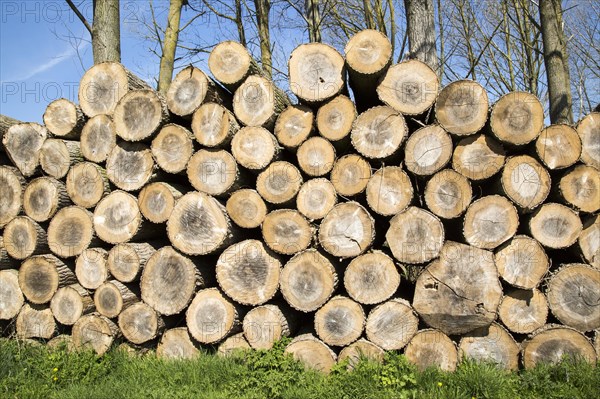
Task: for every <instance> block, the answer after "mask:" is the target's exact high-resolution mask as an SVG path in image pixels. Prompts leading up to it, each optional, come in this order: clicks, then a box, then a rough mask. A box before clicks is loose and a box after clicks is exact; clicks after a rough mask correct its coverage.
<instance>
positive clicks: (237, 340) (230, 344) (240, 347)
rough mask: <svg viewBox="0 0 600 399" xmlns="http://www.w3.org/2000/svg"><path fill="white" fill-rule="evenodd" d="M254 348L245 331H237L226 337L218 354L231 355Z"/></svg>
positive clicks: (220, 345)
mask: <svg viewBox="0 0 600 399" xmlns="http://www.w3.org/2000/svg"><path fill="white" fill-rule="evenodd" d="M250 349H252V347H251V346H250V344H249V343H248V340H246V338H245V337H244V333H243V332H241V333H237V334H233V335H230V336H229V337H227V338H225V339H224V340H223V341H222V342H221V343H220V344H219V349H218V351H217V355H218V356H222V357H229V356H234V355H238V354H243V353H244V352H245V351H249V350H250Z"/></svg>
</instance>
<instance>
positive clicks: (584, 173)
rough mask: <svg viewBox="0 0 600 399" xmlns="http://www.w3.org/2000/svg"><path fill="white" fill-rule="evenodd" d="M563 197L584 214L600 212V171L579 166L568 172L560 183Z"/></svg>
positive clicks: (559, 186)
mask: <svg viewBox="0 0 600 399" xmlns="http://www.w3.org/2000/svg"><path fill="white" fill-rule="evenodd" d="M558 189H559V190H560V194H561V196H562V197H563V198H564V200H565V201H566V202H567V204H569V205H572V206H574V207H575V208H577V209H579V210H580V211H582V212H589V213H596V212H598V210H600V171H598V169H596V168H594V167H592V166H587V165H578V166H576V167H575V168H574V169H572V170H571V171H569V172H567V173H566V174H565V175H564V176H563V177H562V178H561V179H560V182H559V183H558Z"/></svg>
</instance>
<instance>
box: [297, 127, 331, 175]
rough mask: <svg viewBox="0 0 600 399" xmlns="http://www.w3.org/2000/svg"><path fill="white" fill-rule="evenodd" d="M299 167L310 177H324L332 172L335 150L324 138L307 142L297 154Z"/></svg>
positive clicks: (314, 138) (315, 138)
mask: <svg viewBox="0 0 600 399" xmlns="http://www.w3.org/2000/svg"><path fill="white" fill-rule="evenodd" d="M296 156H297V158H298V166H300V169H301V170H302V171H303V172H304V173H306V174H307V175H309V176H313V177H315V176H323V175H326V174H327V173H329V172H330V171H331V168H332V167H333V164H334V162H335V148H334V146H333V144H331V143H330V142H329V140H327V139H324V138H323V137H312V138H310V139H308V140H306V141H305V142H304V143H302V145H300V147H298V151H297V152H296Z"/></svg>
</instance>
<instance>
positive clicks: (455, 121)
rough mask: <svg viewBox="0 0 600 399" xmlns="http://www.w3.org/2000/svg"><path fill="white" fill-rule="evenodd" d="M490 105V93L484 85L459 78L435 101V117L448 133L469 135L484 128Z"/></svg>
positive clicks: (445, 88) (444, 89) (442, 91)
mask: <svg viewBox="0 0 600 399" xmlns="http://www.w3.org/2000/svg"><path fill="white" fill-rule="evenodd" d="M488 107H489V103H488V95H487V93H486V91H485V89H484V88H483V86H481V85H480V84H479V83H477V82H474V81H472V80H457V81H455V82H452V83H450V84H449V85H448V86H446V87H444V88H443V89H442V90H441V91H440V93H439V95H438V97H437V101H436V103H435V117H436V119H437V121H438V123H439V124H440V125H441V126H442V127H443V128H444V129H446V131H447V132H448V133H450V134H453V135H455V136H468V135H471V134H473V133H477V132H478V131H480V130H481V128H483V126H484V125H485V122H486V121H487V118H488Z"/></svg>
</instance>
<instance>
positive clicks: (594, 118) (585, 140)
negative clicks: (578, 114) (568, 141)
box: [577, 112, 600, 169]
mask: <svg viewBox="0 0 600 399" xmlns="http://www.w3.org/2000/svg"><path fill="white" fill-rule="evenodd" d="M577 134H578V135H579V138H580V140H581V156H580V158H579V159H580V160H581V162H583V163H584V164H586V165H589V166H593V167H595V168H596V169H600V151H598V149H599V148H598V137H600V113H599V112H591V113H589V114H588V115H586V116H585V117H584V118H583V119H582V120H580V121H579V123H578V124H577Z"/></svg>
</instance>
